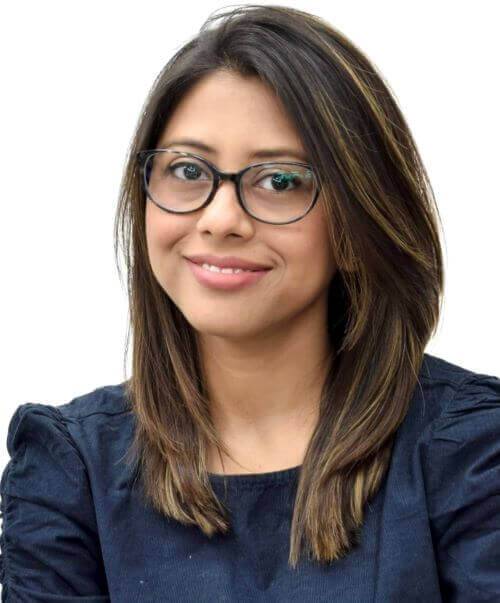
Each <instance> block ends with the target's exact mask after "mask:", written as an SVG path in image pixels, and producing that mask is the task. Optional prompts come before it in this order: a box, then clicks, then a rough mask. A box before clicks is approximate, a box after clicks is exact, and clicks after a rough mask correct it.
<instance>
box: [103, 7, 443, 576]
mask: <svg viewBox="0 0 500 603" xmlns="http://www.w3.org/2000/svg"><path fill="white" fill-rule="evenodd" d="M220 69H226V70H227V69H229V70H232V71H233V72H235V73H237V74H239V75H242V76H258V77H259V78H261V80H262V81H263V82H266V83H267V84H268V85H269V86H270V87H271V89H272V90H273V91H274V92H275V94H276V96H277V97H278V99H279V100H280V101H281V102H282V104H283V106H284V107H285V109H286V111H287V113H288V115H289V117H290V119H291V121H292V123H294V124H295V125H296V128H297V132H298V133H299V135H300V137H301V140H302V141H303V144H304V148H305V150H306V152H307V153H308V154H309V157H310V158H311V164H312V165H314V167H315V169H316V171H317V173H318V174H319V179H320V181H321V186H322V192H323V196H324V198H325V213H326V219H327V221H328V229H329V236H330V240H331V245H332V248H333V250H334V252H335V257H336V260H337V264H338V266H340V269H339V270H338V271H337V272H336V274H335V276H334V277H333V279H332V282H331V284H330V288H329V308H328V332H329V336H330V338H331V339H330V341H331V342H332V347H333V349H334V350H335V357H334V361H333V362H332V363H331V368H330V371H329V373H328V375H327V378H326V380H325V382H324V386H323V391H322V398H321V403H320V414H319V420H318V422H317V425H316V428H315V431H314V433H313V435H312V437H311V439H310V442H309V446H308V448H307V450H306V454H305V457H304V459H303V464H302V466H301V468H300V474H299V479H298V484H297V494H296V499H295V507H294V513H293V518H292V525H291V537H290V555H289V563H290V565H291V567H293V568H296V567H297V564H298V562H299V558H300V555H301V550H302V545H303V544H305V545H306V546H307V549H308V551H309V558H310V559H315V560H317V561H318V562H321V563H328V562H331V561H334V560H338V559H340V558H341V557H343V556H344V555H345V554H347V552H348V551H349V550H350V549H351V548H352V547H353V546H354V545H355V544H357V543H358V542H359V541H358V538H359V535H360V529H361V526H362V523H363V515H364V506H365V502H366V501H369V500H370V499H371V498H372V497H373V496H374V495H375V494H376V492H377V491H378V489H379V488H380V486H381V484H382V481H383V478H384V475H385V474H386V471H387V468H388V464H389V461H390V457H391V451H392V445H393V439H394V435H395V432H396V430H397V429H398V427H399V425H400V424H401V422H402V421H403V419H404V417H405V415H406V413H407V410H408V407H409V404H410V402H411V398H412V394H413V392H414V389H415V388H416V386H417V384H418V385H420V384H419V381H418V374H419V371H420V368H421V365H422V362H423V359H424V356H423V355H424V349H425V346H426V344H427V342H428V340H429V339H430V337H431V336H432V335H433V334H434V332H435V330H436V329H437V325H438V320H439V316H440V311H441V303H442V292H443V279H444V276H443V258H442V252H441V247H440V238H439V230H438V218H439V212H438V210H437V207H436V204H435V200H434V194H433V191H432V187H431V184H430V182H429V179H428V176H427V173H426V170H425V168H424V165H423V163H422V160H421V158H420V155H419V152H418V150H417V148H416V145H415V142H414V140H413V138H412V135H411V133H410V130H409V128H408V125H407V123H406V121H405V119H404V117H403V115H402V113H401V111H400V109H399V107H398V105H397V102H396V100H395V99H394V97H393V94H391V92H390V89H389V86H388V84H387V83H386V82H385V81H384V78H383V76H382V75H381V74H380V73H379V72H378V71H377V69H376V67H375V66H374V65H373V63H372V62H370V61H369V60H368V58H367V57H366V56H365V55H364V54H363V53H362V52H361V51H360V50H359V49H358V48H357V47H356V46H355V45H354V44H353V43H352V42H351V41H350V40H349V39H348V38H347V37H346V36H345V35H343V34H342V33H340V32H339V31H338V30H337V29H335V28H333V27H332V26H331V25H329V24H328V23H327V22H325V21H323V20H322V19H320V18H318V17H316V16H313V15H311V14H308V13H307V12H303V11H300V10H297V9H294V8H289V7H285V6H261V5H243V6H237V7H236V8H232V9H231V10H228V11H226V12H222V13H219V14H217V13H215V14H214V13H213V14H212V15H210V16H209V17H208V19H207V20H206V21H205V23H204V24H203V26H202V27H201V29H200V31H199V33H198V34H197V35H196V36H195V37H194V38H193V39H191V40H190V41H189V42H188V43H186V44H185V45H184V46H183V47H182V48H180V50H178V51H177V52H176V53H175V54H174V56H173V57H172V58H171V59H170V60H169V61H168V63H167V64H166V65H165V67H164V68H163V69H162V71H161V72H160V74H159V75H158V77H157V78H156V80H155V81H154V83H153V86H152V89H151V91H150V93H149V95H148V97H147V99H146V102H145V104H144V107H143V110H142V112H141V115H140V118H139V120H138V124H137V127H136V131H135V135H134V137H133V140H132V143H131V146H130V149H129V155H128V161H127V165H126V168H125V171H124V175H123V180H122V183H121V189H120V199H119V205H118V208H117V214H116V221H115V253H117V250H118V245H119V242H120V243H121V246H122V250H123V253H124V256H125V262H126V267H127V276H128V278H127V287H128V294H129V304H130V325H131V329H132V335H133V359H132V376H131V378H130V379H129V380H128V381H126V392H127V396H128V399H129V400H130V405H131V409H132V412H133V414H134V416H135V418H136V430H135V435H134V441H133V444H132V446H131V448H130V450H129V452H130V457H129V458H132V459H134V460H135V462H136V463H137V468H138V474H140V476H141V478H142V484H143V487H144V493H145V496H146V499H147V501H149V502H150V503H151V504H152V505H153V506H154V507H155V508H156V509H157V510H158V511H160V512H161V513H163V514H165V515H166V516H169V517H171V518H174V519H176V520H177V521H179V522H181V523H183V524H185V525H190V524H191V525H197V526H198V527H199V528H200V530H202V532H203V533H204V534H206V535H207V537H210V536H212V535H213V534H214V533H215V532H226V531H228V530H229V529H230V522H229V519H228V514H227V510H226V508H225V507H224V505H223V504H222V503H221V502H220V501H219V500H218V498H217V496H216V495H215V493H214V491H213V490H212V487H211V484H210V481H209V479H208V473H207V468H206V451H207V450H208V446H209V445H210V444H211V445H214V446H216V447H218V448H219V449H220V450H222V451H223V452H224V453H225V454H227V455H228V456H230V453H229V451H228V450H226V448H225V446H224V444H223V442H222V441H221V440H220V439H219V437H218V434H217V433H216V430H215V428H214V425H213V423H212V420H211V415H210V401H209V399H208V396H207V391H206V387H205V384H204V381H203V378H202V371H201V370H200V367H201V365H200V356H199V349H198V347H197V341H196V338H195V333H194V332H193V331H194V330H193V328H192V327H191V325H190V324H189V323H188V322H187V320H186V319H185V317H184V316H183V314H182V313H181V312H180V310H179V309H178V308H177V307H176V306H175V305H174V303H173V302H172V301H171V299H170V298H169V297H168V295H167V294H166V293H165V291H164V290H163V289H162V288H161V286H160V285H159V283H158V282H157V280H156V279H155V277H154V275H153V272H152V269H151V266H150V263H149V259H148V253H147V246H146V235H145V203H146V199H145V194H144V191H143V186H142V182H141V178H140V172H139V169H138V165H137V161H136V153H137V151H140V150H143V149H151V148H155V146H156V143H157V142H158V139H159V136H160V134H161V132H162V131H163V128H164V127H165V124H166V123H167V120H168V119H169V116H170V115H171V113H172V111H173V110H174V109H175V107H176V105H177V103H178V102H179V101H180V100H181V99H182V97H183V95H184V94H186V92H188V90H189V89H190V88H191V87H192V86H193V85H194V84H195V83H196V82H197V81H198V80H199V79H200V78H202V77H203V76H205V75H208V74H210V73H213V72H214V71H215V70H220ZM439 222H440V218H439ZM276 228H283V227H282V226H277V227H276ZM118 270H119V272H120V267H119V265H118ZM129 334H130V333H129ZM129 334H128V335H129ZM127 348H128V336H127ZM125 354H127V351H126V352H125Z"/></svg>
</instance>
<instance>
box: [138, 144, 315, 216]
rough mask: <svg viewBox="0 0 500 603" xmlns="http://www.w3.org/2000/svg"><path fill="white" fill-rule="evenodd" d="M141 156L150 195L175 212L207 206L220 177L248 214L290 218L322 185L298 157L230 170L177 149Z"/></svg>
mask: <svg viewBox="0 0 500 603" xmlns="http://www.w3.org/2000/svg"><path fill="white" fill-rule="evenodd" d="M137 159H138V161H139V165H140V169H141V174H142V176H143V183H144V189H145V192H146V195H147V196H148V197H149V198H150V199H151V201H153V203H155V205H157V206H158V207H159V208H160V209H163V210H165V211H168V212H171V213H175V214H189V213H192V212H195V211H198V210H199V209H202V208H204V207H206V206H207V205H208V204H209V203H210V202H211V201H212V200H213V198H214V197H215V193H216V192H217V190H218V187H219V185H220V183H221V182H222V181H223V180H232V181H233V182H234V184H235V187H236V194H237V196H238V201H239V204H240V205H241V207H242V208H243V210H244V211H245V212H246V213H247V214H248V215H250V216H252V218H255V219H256V220H259V221H260V222H265V223H266V224H290V223H291V222H296V221H297V220H300V219H301V218H303V217H304V216H305V215H306V214H308V213H309V212H310V211H311V209H312V208H313V207H314V204H315V203H316V200H317V198H318V194H319V191H320V184H319V181H318V178H317V176H316V174H315V172H314V170H313V168H312V167H311V166H310V165H308V164H306V163H299V162H295V161H272V162H264V163H253V164H252V165H248V166H247V167H245V168H243V169H242V170H240V171H239V172H233V173H229V172H221V171H220V170H219V169H217V168H216V167H215V165H213V164H212V163H210V162H209V161H207V160H206V159H204V158H203V157H199V156H198V155H193V154H191V153H185V152H184V151H175V150H173V149H151V150H145V151H139V152H138V153H137Z"/></svg>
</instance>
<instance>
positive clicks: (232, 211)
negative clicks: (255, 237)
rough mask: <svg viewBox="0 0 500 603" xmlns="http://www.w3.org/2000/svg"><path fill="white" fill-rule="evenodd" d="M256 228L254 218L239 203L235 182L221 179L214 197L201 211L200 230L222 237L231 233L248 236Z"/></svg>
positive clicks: (198, 227)
mask: <svg viewBox="0 0 500 603" xmlns="http://www.w3.org/2000/svg"><path fill="white" fill-rule="evenodd" d="M254 228H255V225H254V220H253V219H252V218H251V216H249V215H248V214H247V213H246V212H245V211H244V209H243V208H242V207H241V205H240V203H239V200H238V195H237V192H236V185H235V183H234V182H232V181H231V180H221V181H219V186H218V187H217V190H216V191H215V195H214V197H213V198H212V200H211V201H210V203H209V204H208V205H207V206H206V207H204V208H203V209H202V210H201V211H200V216H199V218H198V222H197V229H198V231H199V232H200V233H203V232H205V233H211V234H212V235H215V236H220V237H225V236H227V235H231V234H232V235H235V236H241V237H248V236H251V235H252V234H253V231H254Z"/></svg>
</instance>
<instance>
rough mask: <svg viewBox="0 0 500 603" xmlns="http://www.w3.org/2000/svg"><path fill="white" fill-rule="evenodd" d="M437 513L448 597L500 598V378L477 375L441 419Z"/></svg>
mask: <svg viewBox="0 0 500 603" xmlns="http://www.w3.org/2000/svg"><path fill="white" fill-rule="evenodd" d="M426 464H427V470H426V475H427V479H426V482H427V483H426V488H427V497H428V501H429V517H430V520H431V528H432V533H433V540H434V545H435V550H436V557H437V561H438V569H439V574H440V580H441V589H442V590H441V592H442V596H443V601H446V602H447V603H476V602H478V603H479V602H489V603H490V602H491V603H493V602H496V603H498V602H499V601H500V379H498V378H496V377H493V376H488V375H477V374H476V375H475V376H474V377H469V378H468V379H467V380H466V382H465V383H464V384H463V385H462V387H461V388H460V389H459V391H458V392H457V394H456V395H455V398H454V399H453V400H452V401H451V402H450V404H449V405H448V406H447V408H446V410H445V412H444V413H443V415H442V417H440V418H439V419H438V420H437V421H436V422H435V426H434V431H433V437H432V441H431V444H430V447H429V454H428V456H427V458H426Z"/></svg>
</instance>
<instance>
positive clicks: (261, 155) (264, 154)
mask: <svg viewBox="0 0 500 603" xmlns="http://www.w3.org/2000/svg"><path fill="white" fill-rule="evenodd" d="M174 145H182V146H188V147H193V148H195V149H198V150H200V151H203V152H205V153H213V154H216V153H217V150H216V149H214V148H213V147H210V146H208V145H207V144H205V143H204V142H201V141H200V140H195V139H194V138H179V139H177V140H170V141H168V142H162V143H159V146H158V148H160V149H162V148H167V147H172V146H174ZM283 155H287V156H291V157H296V158H297V159H299V160H300V161H303V162H305V163H308V162H309V159H308V158H307V156H306V155H305V153H303V152H302V151H299V150H297V149H289V148H285V147H279V148H274V149H260V150H258V151H253V152H252V153H250V154H249V155H248V157H249V158H250V159H266V158H271V157H272V158H276V157H282V156H283Z"/></svg>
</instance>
